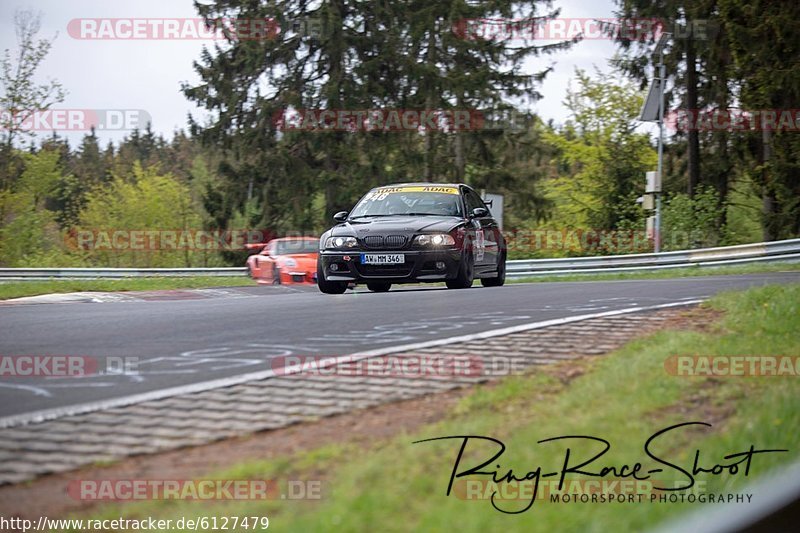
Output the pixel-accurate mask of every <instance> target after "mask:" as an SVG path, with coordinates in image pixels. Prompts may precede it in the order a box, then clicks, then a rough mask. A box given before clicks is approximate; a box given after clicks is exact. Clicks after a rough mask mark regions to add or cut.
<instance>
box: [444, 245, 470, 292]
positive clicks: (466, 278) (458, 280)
mask: <svg viewBox="0 0 800 533" xmlns="http://www.w3.org/2000/svg"><path fill="white" fill-rule="evenodd" d="M474 280H475V258H474V256H473V255H472V245H471V243H470V242H465V243H464V252H463V255H462V257H461V264H459V265H458V274H457V275H456V277H455V279H448V280H447V281H445V285H447V288H448V289H468V288H470V287H472V282H473V281H474Z"/></svg>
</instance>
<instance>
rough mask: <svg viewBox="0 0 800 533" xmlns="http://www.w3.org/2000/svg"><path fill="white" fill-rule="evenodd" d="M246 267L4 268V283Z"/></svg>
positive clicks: (0, 276) (222, 272)
mask: <svg viewBox="0 0 800 533" xmlns="http://www.w3.org/2000/svg"><path fill="white" fill-rule="evenodd" d="M246 273H247V269H246V268H244V267H230V268H228V267H225V268H0V280H4V281H41V280H48V279H53V278H58V279H100V278H102V279H125V278H161V277H166V278H176V277H189V276H215V277H216V276H244V275H245V274H246Z"/></svg>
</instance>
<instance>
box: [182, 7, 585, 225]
mask: <svg viewBox="0 0 800 533" xmlns="http://www.w3.org/2000/svg"><path fill="white" fill-rule="evenodd" d="M548 4H549V3H548V2H545V1H527V2H519V1H513V0H504V1H500V2H480V3H475V2H465V1H463V0H453V1H447V2H438V3H436V2H434V3H431V2H427V1H423V0H415V1H413V2H410V3H408V2H372V3H370V2H362V1H359V0H329V1H324V2H320V3H313V4H309V3H307V2H304V1H289V2H281V3H277V2H265V3H252V2H231V1H228V0H217V1H215V2H207V3H206V2H204V3H202V4H201V3H199V2H198V3H196V6H197V8H198V10H199V12H200V14H201V15H202V16H203V17H204V18H205V19H206V21H207V23H208V24H211V25H213V24H215V23H218V22H219V21H221V20H223V19H245V20H254V19H268V20H274V21H277V22H278V23H279V26H280V32H279V33H278V35H277V36H275V37H274V38H262V39H249V40H235V39H230V40H229V41H228V42H226V43H224V44H221V45H217V46H215V47H214V49H213V51H211V50H205V51H204V52H203V54H202V56H201V58H200V60H199V61H197V62H196V63H195V69H196V71H197V73H198V75H199V76H200V78H201V82H200V83H199V84H197V85H195V86H185V87H184V93H185V94H186V96H187V97H188V98H189V99H191V100H193V101H195V102H196V103H197V104H198V105H201V106H202V107H205V108H206V109H208V110H210V111H212V112H213V113H214V117H215V118H214V119H213V121H211V122H210V123H208V124H203V125H201V124H197V123H193V124H192V127H193V131H195V132H197V133H198V134H200V135H201V136H202V137H203V139H205V140H206V142H208V143H216V144H217V145H219V146H221V147H222V148H223V150H225V156H226V157H225V161H224V163H223V164H222V165H221V166H220V168H219V172H220V174H222V175H223V176H224V177H223V179H224V180H225V181H226V190H228V191H230V194H229V196H230V198H231V201H232V202H233V206H231V207H232V209H229V210H228V212H233V211H235V210H238V209H240V208H241V207H242V206H243V205H245V203H247V202H248V201H249V200H251V199H252V198H254V197H255V198H257V199H258V200H259V201H260V203H261V207H262V210H263V213H264V216H263V222H264V223H265V224H267V225H269V226H270V227H272V228H277V227H280V226H281V225H283V226H286V225H288V224H305V221H307V220H309V219H312V220H316V222H317V224H320V223H322V220H323V219H322V218H320V217H318V215H315V214H314V213H309V210H310V209H312V208H313V206H316V205H318V204H317V200H318V198H319V195H321V196H322V198H323V200H324V206H325V211H326V213H327V214H332V213H333V212H334V211H337V210H341V209H349V208H350V207H351V206H352V203H353V202H354V200H355V199H357V197H358V195H359V194H361V193H363V191H364V190H365V189H367V188H368V187H371V186H374V185H378V184H380V183H386V182H389V181H408V180H414V181H418V180H420V179H422V180H433V179H447V180H461V179H465V178H466V176H467V172H466V169H467V167H468V166H469V165H470V164H471V163H477V164H483V163H485V162H486V161H487V160H484V161H479V160H477V159H476V158H477V157H478V156H480V154H481V153H482V152H481V142H480V141H478V142H475V141H476V139H477V136H478V135H479V134H480V133H479V132H469V133H465V132H453V131H435V132H434V131H424V132H421V131H416V130H414V131H403V132H375V131H354V132H348V131H329V132H325V133H322V134H320V133H319V132H313V131H312V132H309V131H280V132H279V131H277V130H278V129H279V127H278V126H277V125H276V124H275V123H274V122H273V120H272V117H274V116H275V114H276V113H278V114H279V113H281V112H282V111H285V110H287V109H330V110H338V109H350V110H364V109H384V110H389V109H448V110H452V109H476V110H477V109H484V110H485V109H487V108H496V107H498V106H500V105H501V104H506V105H507V104H508V100H509V99H511V98H516V97H522V98H525V97H528V98H535V97H536V96H537V93H536V91H535V86H536V84H537V82H538V81H540V80H541V77H542V76H543V73H538V74H534V75H529V74H525V73H523V72H522V71H521V68H522V64H523V62H524V60H525V59H526V58H528V57H530V56H532V55H535V54H537V53H546V52H554V51H557V50H560V49H562V48H563V47H565V46H568V45H569V43H557V44H554V45H549V46H545V47H538V46H534V45H532V44H530V43H524V42H518V43H513V45H512V44H511V43H509V39H510V38H511V37H509V38H508V39H475V38H465V36H464V35H459V33H458V28H459V24H460V23H462V22H464V21H466V20H467V19H478V20H482V19H492V18H505V19H508V18H512V17H513V18H526V17H527V18H530V19H531V20H533V19H532V18H531V17H534V16H535V15H537V14H538V12H537V10H538V9H540V8H541V7H542V6H546V5H548ZM554 14H555V13H546V14H545V15H543V16H542V17H539V19H541V18H545V17H548V16H554ZM483 146H484V147H485V146H486V144H485V143H483ZM287 191H291V192H290V193H287ZM287 195H288V196H290V197H291V200H292V201H289V202H280V201H279V200H281V199H283V198H286V196H287ZM326 218H327V217H326Z"/></svg>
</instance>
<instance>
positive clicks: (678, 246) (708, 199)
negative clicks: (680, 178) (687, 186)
mask: <svg viewBox="0 0 800 533" xmlns="http://www.w3.org/2000/svg"><path fill="white" fill-rule="evenodd" d="M718 217H719V194H718V193H717V191H716V190H714V188H713V187H710V186H700V187H698V190H697V192H696V193H695V195H694V198H691V197H689V195H688V194H685V193H674V194H671V195H669V196H668V197H667V198H666V200H665V201H664V205H663V207H662V211H661V226H662V229H661V235H662V243H661V244H662V250H664V251H669V250H687V249H689V248H708V247H711V246H717V245H718V244H719V240H720V237H721V233H722V232H721V231H720V230H719V229H718V228H717V220H718Z"/></svg>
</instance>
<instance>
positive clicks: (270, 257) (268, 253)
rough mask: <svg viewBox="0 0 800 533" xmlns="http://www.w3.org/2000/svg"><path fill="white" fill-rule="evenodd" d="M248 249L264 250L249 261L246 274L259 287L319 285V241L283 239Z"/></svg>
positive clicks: (248, 246) (314, 239)
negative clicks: (262, 285)
mask: <svg viewBox="0 0 800 533" xmlns="http://www.w3.org/2000/svg"><path fill="white" fill-rule="evenodd" d="M246 246H247V249H248V250H258V249H260V250H261V251H260V252H258V253H257V254H256V255H251V256H250V257H248V258H247V270H248V272H249V273H250V276H251V277H252V278H253V279H254V280H256V281H257V282H258V283H272V284H275V285H279V284H282V283H316V282H317V254H318V252H319V239H317V238H315V237H283V238H280V239H273V240H271V241H269V242H268V243H266V244H265V243H256V244H247V245H246Z"/></svg>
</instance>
